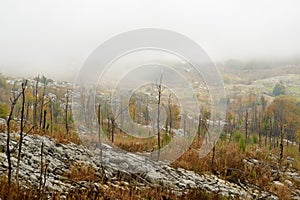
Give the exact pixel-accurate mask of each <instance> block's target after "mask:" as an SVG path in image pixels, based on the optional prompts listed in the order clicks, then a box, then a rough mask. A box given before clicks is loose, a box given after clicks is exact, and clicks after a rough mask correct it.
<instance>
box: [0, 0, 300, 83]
mask: <svg viewBox="0 0 300 200" xmlns="http://www.w3.org/2000/svg"><path fill="white" fill-rule="evenodd" d="M299 10H300V1H298V0H294V1H293V0H282V1H278V0H268V1H267V0H251V1H250V0H249V1H241V0H220V1H216V0H207V1H199V0H195V1H183V0H182V1H175V0H162V1H154V0H120V1H116V0H107V1H99V0H98V1H86V0H85V1H83V0H82V1H79V0H63V1H61V0H51V1H37V0H36V1H33V0H26V1H21V0H20V1H16V0H8V1H5V0H2V1H1V2H0V73H1V72H4V73H5V74H7V75H14V76H30V75H32V74H33V75H37V74H46V75H49V76H50V77H52V78H56V79H58V78H68V79H71V80H72V79H73V78H74V77H75V74H76V72H77V70H78V69H79V68H80V66H81V65H82V63H83V62H84V60H85V59H86V58H87V57H88V55H89V53H90V52H91V51H92V50H93V49H94V48H96V47H97V46H98V45H99V44H101V43H102V42H104V41H105V40H107V39H108V38H110V37H112V36H114V35H116V34H119V33H122V32H125V31H129V30H132V29H137V28H147V27H151V28H165V29H170V30H173V31H177V32H179V33H182V34H184V35H186V36H188V37H190V38H191V39H193V40H194V41H196V42H197V43H198V44H199V45H200V46H202V47H203V48H204V49H205V50H206V52H207V53H208V55H209V56H210V57H211V59H212V60H213V61H222V60H226V59H231V58H233V59H241V60H243V59H244V60H249V59H273V58H274V59H275V58H276V59H287V58H293V57H298V56H300V37H299V36H300V14H299Z"/></svg>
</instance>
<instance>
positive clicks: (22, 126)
mask: <svg viewBox="0 0 300 200" xmlns="http://www.w3.org/2000/svg"><path fill="white" fill-rule="evenodd" d="M26 86H27V80H25V82H24V83H22V92H21V95H22V108H21V124H20V140H19V149H18V160H17V169H16V183H17V186H18V187H19V170H20V161H21V153H22V144H23V130H24V113H25V90H26Z"/></svg>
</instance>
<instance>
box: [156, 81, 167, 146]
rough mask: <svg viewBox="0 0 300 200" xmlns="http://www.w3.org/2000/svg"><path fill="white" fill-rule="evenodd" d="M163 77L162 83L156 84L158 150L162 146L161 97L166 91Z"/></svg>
mask: <svg viewBox="0 0 300 200" xmlns="http://www.w3.org/2000/svg"><path fill="white" fill-rule="evenodd" d="M162 78H163V77H162V76H161V77H160V81H159V83H156V88H157V93H158V100H157V145H158V149H160V148H161V146H160V125H159V122H160V104H161V96H162V92H163V91H164V89H165V88H164V87H163V85H162Z"/></svg>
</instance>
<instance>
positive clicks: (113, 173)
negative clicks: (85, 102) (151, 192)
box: [0, 133, 277, 199]
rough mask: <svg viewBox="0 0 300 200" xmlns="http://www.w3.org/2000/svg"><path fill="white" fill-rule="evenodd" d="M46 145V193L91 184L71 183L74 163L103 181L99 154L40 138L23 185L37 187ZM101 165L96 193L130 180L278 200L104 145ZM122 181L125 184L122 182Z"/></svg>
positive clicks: (2, 142)
mask: <svg viewBox="0 0 300 200" xmlns="http://www.w3.org/2000/svg"><path fill="white" fill-rule="evenodd" d="M17 138H18V135H17V134H13V135H12V141H11V145H12V147H13V146H14V145H15V144H16V143H17ZM42 142H44V154H45V155H44V160H46V163H48V167H47V174H46V182H45V188H46V190H47V191H57V192H59V193H60V194H61V197H64V196H66V194H67V193H69V192H71V191H72V190H74V189H76V188H78V187H79V188H84V187H85V186H86V185H88V184H90V183H89V182H88V181H79V182H76V181H74V180H73V181H72V180H70V179H69V178H68V177H67V174H68V173H70V168H71V166H72V165H74V164H75V163H84V164H85V165H86V166H91V167H93V168H94V169H95V177H99V178H101V177H103V176H102V175H103V174H102V173H101V169H102V168H101V159H100V157H99V156H98V155H99V151H100V150H99V149H98V150H93V151H92V150H88V149H87V148H85V147H83V146H79V145H76V144H58V143H56V142H55V141H54V140H53V139H50V138H47V137H41V136H32V135H27V136H26V137H25V138H24V143H23V144H24V145H23V155H22V160H21V171H20V180H21V182H22V185H28V184H30V185H33V186H35V187H38V185H39V177H40V163H41V157H40V154H41V144H42ZM5 146H6V134H4V133H0V150H1V153H0V169H1V170H0V175H4V174H5V173H6V169H7V159H6V154H5V149H6V148H5ZM102 147H103V157H102V158H103V159H102V163H103V166H104V169H105V176H106V182H105V183H104V185H98V184H97V183H95V184H94V186H95V189H97V188H98V187H105V184H111V185H114V186H115V187H120V185H128V184H129V181H130V179H131V178H133V177H134V179H135V180H136V182H137V185H138V186H139V187H146V186H165V187H168V188H169V189H170V190H172V191H174V192H176V193H178V195H180V193H181V192H184V191H186V190H188V189H191V188H202V189H205V190H206V191H210V192H218V193H221V194H222V195H225V196H228V197H237V198H240V199H261V198H262V199H265V198H267V199H277V197H276V196H275V195H274V194H270V193H268V192H265V191H261V190H260V189H259V188H256V187H255V186H251V185H243V184H239V185H238V184H235V183H230V182H226V181H224V180H222V179H219V178H218V177H216V176H213V175H207V174H206V175H199V174H195V173H194V172H192V171H187V170H184V169H174V168H171V167H169V166H168V165H166V164H164V163H160V162H154V161H150V160H147V159H145V158H144V157H142V156H138V155H136V154H132V153H126V152H122V151H120V150H116V149H113V148H111V147H110V146H107V145H103V146H102ZM16 157H17V155H16V153H14V154H13V158H12V162H13V166H14V167H13V169H15V166H16V161H17V159H16ZM14 173H15V171H14V172H13V174H14ZM121 180H122V181H121Z"/></svg>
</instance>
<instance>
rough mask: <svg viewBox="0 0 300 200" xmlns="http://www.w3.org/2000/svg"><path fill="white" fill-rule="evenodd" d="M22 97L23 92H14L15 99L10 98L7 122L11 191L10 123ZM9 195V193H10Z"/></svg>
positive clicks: (7, 150) (7, 153) (7, 151)
mask: <svg viewBox="0 0 300 200" xmlns="http://www.w3.org/2000/svg"><path fill="white" fill-rule="evenodd" d="M21 95H22V93H21V92H17V91H13V98H10V112H9V115H8V119H7V122H6V126H7V138H6V156H7V162H8V175H7V176H8V187H9V189H10V185H11V172H12V165H11V155H10V154H11V150H10V146H9V145H10V122H11V120H12V119H13V112H14V108H15V106H16V104H17V101H18V99H19V98H20V96H21ZM8 194H9V191H8Z"/></svg>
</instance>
